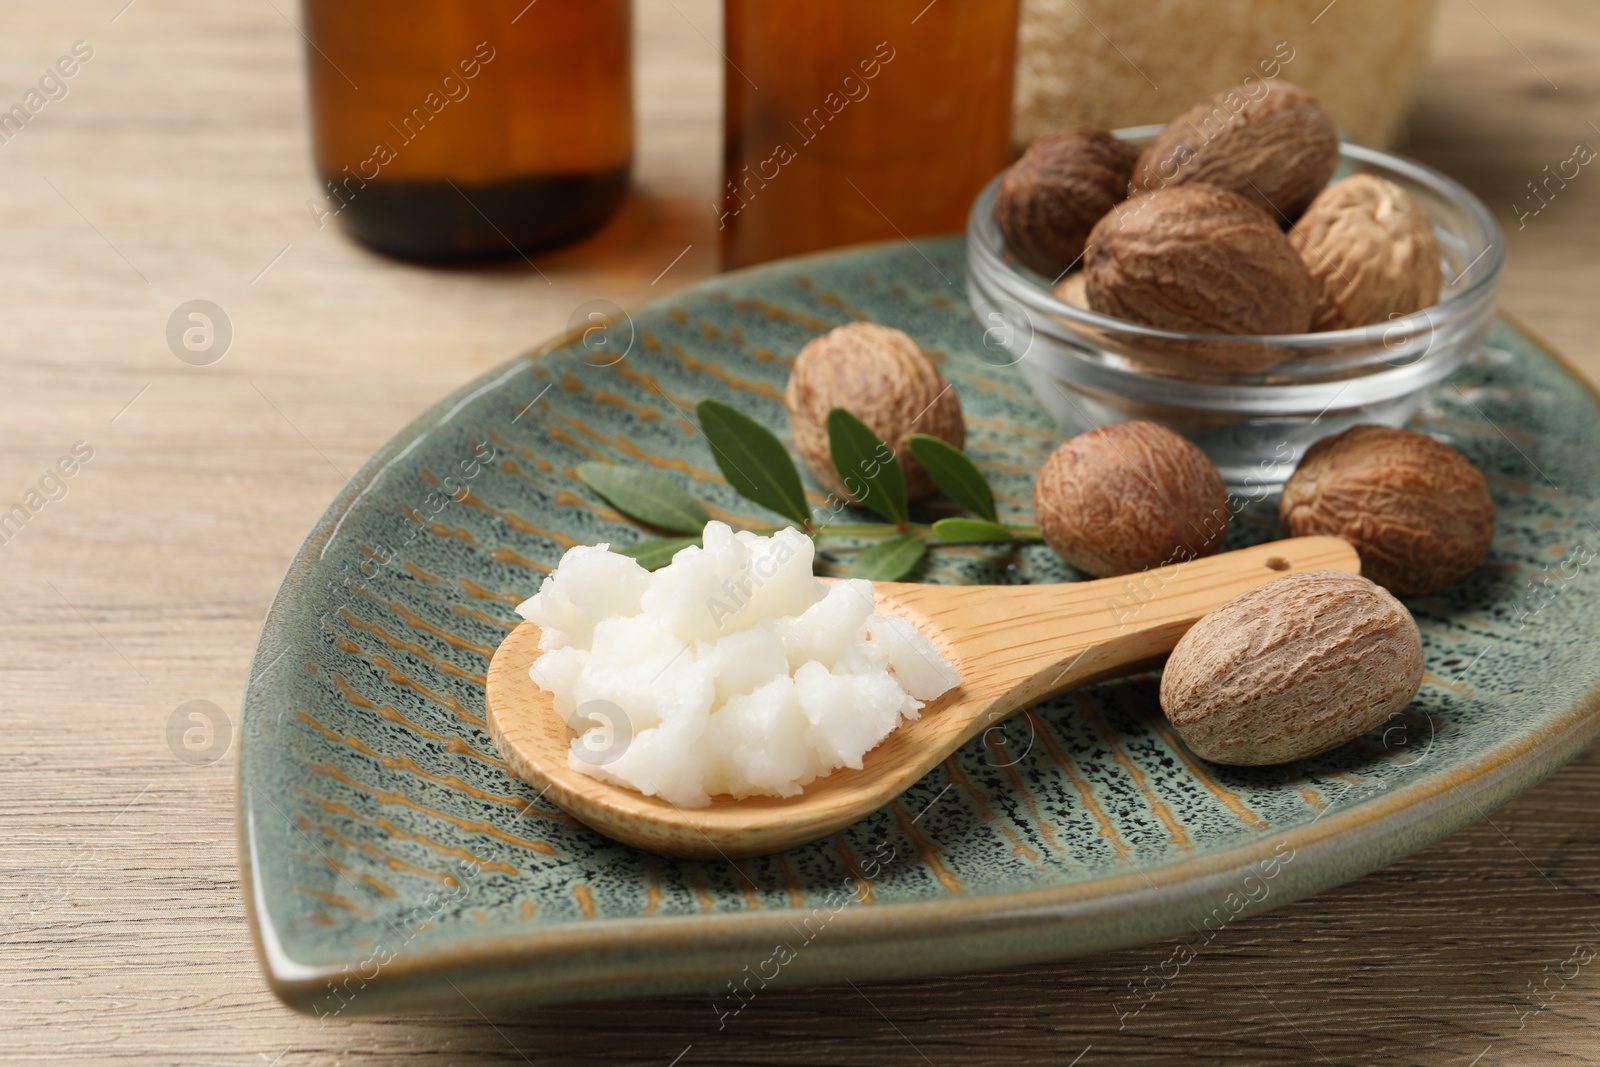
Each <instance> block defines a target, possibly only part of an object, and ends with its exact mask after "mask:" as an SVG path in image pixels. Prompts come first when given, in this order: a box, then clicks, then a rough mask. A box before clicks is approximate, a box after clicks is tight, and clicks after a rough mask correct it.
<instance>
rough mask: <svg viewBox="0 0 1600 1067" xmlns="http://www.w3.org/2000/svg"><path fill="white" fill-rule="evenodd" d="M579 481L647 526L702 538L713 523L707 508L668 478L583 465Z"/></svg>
mask: <svg viewBox="0 0 1600 1067" xmlns="http://www.w3.org/2000/svg"><path fill="white" fill-rule="evenodd" d="M578 477H579V478H582V479H583V484H584V485H587V486H588V487H589V488H590V489H593V490H594V491H595V493H596V495H598V496H599V497H601V498H602V499H603V500H605V501H606V503H608V504H610V505H611V506H612V507H614V508H616V509H617V510H618V511H620V512H622V513H623V514H624V515H626V516H628V517H629V518H630V519H637V520H638V521H640V522H642V523H644V524H645V525H646V526H654V527H655V528H656V529H658V530H666V531H668V532H670V533H681V534H698V533H699V532H700V531H702V530H704V529H705V528H706V523H708V522H710V521H711V515H710V513H708V512H707V511H706V509H705V505H704V504H702V503H700V501H698V500H696V499H695V498H694V497H692V496H690V495H689V491H688V490H687V489H685V488H684V487H683V486H681V485H679V484H678V483H677V482H675V481H673V480H672V479H671V478H668V477H667V476H666V475H664V474H657V473H656V472H655V471H652V470H644V469H642V468H640V467H621V466H618V465H616V464H614V463H592V462H591V463H580V464H578Z"/></svg>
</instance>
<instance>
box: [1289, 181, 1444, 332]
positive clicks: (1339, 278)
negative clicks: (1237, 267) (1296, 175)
mask: <svg viewBox="0 0 1600 1067" xmlns="http://www.w3.org/2000/svg"><path fill="white" fill-rule="evenodd" d="M1289 243H1290V244H1291V245H1293V246H1294V249H1295V251H1296V252H1298V253H1299V254H1300V259H1301V260H1302V261H1303V262H1304V263H1305V265H1306V269H1307V270H1309V271H1310V272H1311V277H1312V279H1313V280H1314V281H1315V282H1316V283H1317V310H1316V313H1315V315H1314V317H1313V321H1312V329H1314V330H1343V329H1348V328H1350V327H1352V326H1369V325H1371V324H1372V323H1375V322H1387V321H1388V320H1389V319H1390V318H1391V317H1394V316H1399V315H1409V314H1411V313H1412V312H1413V311H1420V310H1421V309H1422V308H1425V307H1429V306H1431V305H1433V304H1436V303H1438V301H1439V286H1440V283H1442V282H1443V281H1444V275H1443V271H1442V269H1441V268H1440V266H1439V246H1438V244H1437V243H1436V242H1435V241H1434V238H1433V226H1432V224H1431V223H1429V221H1428V216H1427V214H1426V213H1425V212H1424V211H1423V210H1422V207H1421V205H1419V204H1418V203H1417V201H1416V199H1415V198H1414V197H1413V196H1412V195H1411V194H1410V193H1408V192H1406V191H1405V190H1404V189H1402V188H1400V187H1399V186H1398V185H1396V184H1394V183H1393V182H1390V181H1386V180H1384V179H1383V178H1379V177H1376V176H1375V175H1371V174H1353V175H1351V176H1350V177H1348V178H1345V179H1343V180H1341V181H1337V182H1334V183H1333V184H1332V185H1330V186H1328V187H1327V188H1326V189H1324V190H1323V191H1322V192H1320V193H1318V194H1317V198H1316V199H1315V200H1313V201H1311V206H1310V207H1309V208H1307V209H1306V213H1305V214H1304V215H1302V216H1300V221H1299V222H1297V223H1295V224H1294V228H1293V229H1292V230H1290V231H1289Z"/></svg>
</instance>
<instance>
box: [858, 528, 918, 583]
mask: <svg viewBox="0 0 1600 1067" xmlns="http://www.w3.org/2000/svg"><path fill="white" fill-rule="evenodd" d="M927 551H928V542H927V541H925V540H923V539H922V538H920V537H918V536H916V535H915V534H901V535H900V536H899V537H891V538H889V539H888V540H887V541H880V542H878V543H877V544H875V545H873V546H872V547H871V548H869V549H867V550H866V551H865V552H863V553H861V555H859V556H857V557H856V558H855V562H853V563H851V564H850V568H849V569H848V570H847V571H845V577H847V578H865V579H867V580H868V581H873V582H896V581H899V580H900V579H901V578H904V577H905V576H906V575H908V574H910V573H911V569H912V568H913V567H915V566H916V565H917V564H918V563H920V562H921V561H922V557H923V556H924V555H926V554H927Z"/></svg>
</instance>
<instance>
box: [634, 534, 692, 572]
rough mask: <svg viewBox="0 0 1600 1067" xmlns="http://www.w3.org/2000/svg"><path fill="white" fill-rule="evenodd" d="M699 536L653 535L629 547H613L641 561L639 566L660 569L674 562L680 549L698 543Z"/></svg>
mask: <svg viewBox="0 0 1600 1067" xmlns="http://www.w3.org/2000/svg"><path fill="white" fill-rule="evenodd" d="M699 543H700V538H698V537H653V538H651V539H650V540H648V541H640V542H639V543H638V544H636V545H629V546H628V547H627V548H616V549H612V551H613V552H619V553H621V554H622V555H624V556H632V557H633V558H634V559H636V560H638V561H639V566H641V567H643V568H644V569H645V570H647V571H656V570H660V569H661V568H662V567H665V566H666V565H667V564H669V563H671V562H672V557H673V556H676V555H677V554H678V550H679V549H683V548H688V547H689V546H690V545H698V544H699Z"/></svg>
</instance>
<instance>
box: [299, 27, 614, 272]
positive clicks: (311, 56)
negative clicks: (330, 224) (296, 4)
mask: <svg viewBox="0 0 1600 1067" xmlns="http://www.w3.org/2000/svg"><path fill="white" fill-rule="evenodd" d="M303 6H304V12H305V19H304V24H305V34H306V37H307V40H308V41H309V44H310V47H309V48H308V49H307V51H306V65H307V68H308V70H309V72H310V87H311V118H312V129H313V139H314V153H315V156H316V164H317V168H318V170H319V171H320V172H321V176H322V178H323V180H324V182H325V187H324V190H323V192H324V195H323V196H322V197H320V198H317V199H315V200H313V201H312V202H311V205H310V207H311V211H312V214H313V215H315V216H316V217H317V220H318V223H319V225H321V224H325V223H326V221H327V219H328V218H329V217H334V218H337V219H338V221H339V222H340V223H342V224H343V225H344V227H345V228H346V229H347V230H348V231H349V232H350V233H351V234H352V235H353V236H355V237H356V238H358V239H359V240H361V241H363V242H365V243H366V244H369V245H371V246H373V247H374V248H378V249H381V250H382V251H385V252H390V253H393V254H395V255H400V256H408V257H415V258H421V259H464V258H479V257H488V256H498V255H513V254H516V253H519V252H524V253H525V252H528V251H531V250H533V249H536V248H543V247H548V246H550V245H554V244H560V243H562V242H564V241H568V240H571V239H573V238H576V237H578V236H580V235H582V234H584V233H586V232H588V231H590V230H592V229H594V228H595V227H596V226H598V225H600V223H602V222H604V221H605V220H606V219H607V218H608V217H609V216H610V215H611V213H612V212H613V211H614V210H616V207H617V205H618V204H619V203H620V202H621V200H622V196H623V193H624V192H625V191H626V188H627V184H628V172H629V168H630V166H631V164H632V158H633V84H632V71H631V59H632V27H631V24H630V19H629V6H628V0H536V2H534V3H529V2H528V0H304V4H303Z"/></svg>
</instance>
